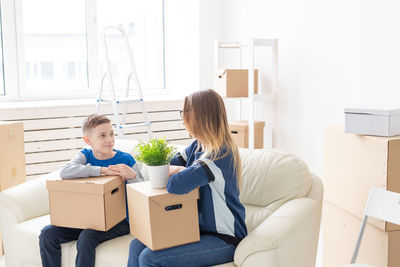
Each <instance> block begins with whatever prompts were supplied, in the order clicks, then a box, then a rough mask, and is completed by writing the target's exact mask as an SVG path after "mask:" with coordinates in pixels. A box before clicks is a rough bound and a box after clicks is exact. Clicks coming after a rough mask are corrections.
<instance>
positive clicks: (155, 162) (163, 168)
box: [135, 138, 176, 188]
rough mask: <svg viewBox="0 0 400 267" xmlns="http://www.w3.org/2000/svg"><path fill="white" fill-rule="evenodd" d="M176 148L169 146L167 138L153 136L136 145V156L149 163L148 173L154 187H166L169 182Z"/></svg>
mask: <svg viewBox="0 0 400 267" xmlns="http://www.w3.org/2000/svg"><path fill="white" fill-rule="evenodd" d="M175 152H176V148H175V147H173V146H169V145H168V142H167V141H165V138H153V139H151V140H150V141H149V142H147V143H145V142H140V143H139V144H138V145H137V146H136V147H135V158H136V159H137V160H139V161H141V162H143V163H144V164H146V165H147V173H148V177H149V181H150V185H151V187H152V188H164V187H166V186H167V183H168V176H169V163H170V161H171V160H172V157H173V156H174V154H175Z"/></svg>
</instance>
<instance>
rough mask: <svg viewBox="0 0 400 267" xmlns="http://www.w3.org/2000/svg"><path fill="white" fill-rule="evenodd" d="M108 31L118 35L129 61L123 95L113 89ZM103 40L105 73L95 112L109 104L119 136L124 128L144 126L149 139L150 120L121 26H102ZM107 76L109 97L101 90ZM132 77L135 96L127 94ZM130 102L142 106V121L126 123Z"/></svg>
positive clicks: (130, 51)
mask: <svg viewBox="0 0 400 267" xmlns="http://www.w3.org/2000/svg"><path fill="white" fill-rule="evenodd" d="M110 33H114V35H115V33H117V34H118V35H120V38H121V41H122V42H123V45H124V47H125V50H126V55H127V59H128V61H129V68H130V70H129V74H128V77H127V84H126V88H124V95H123V96H117V94H116V91H115V90H116V88H115V83H114V81H115V80H114V78H113V72H112V69H111V61H110V54H109V49H110V48H109V42H108V39H109V36H110ZM103 41H104V50H105V61H106V73H105V74H104V75H103V77H102V79H101V82H100V88H99V93H98V97H97V103H96V113H99V112H100V106H101V104H111V105H112V108H113V112H114V122H115V128H116V130H117V133H118V135H119V136H123V135H124V130H125V129H129V128H139V127H146V128H147V133H148V135H149V140H150V139H151V138H152V131H151V122H150V121H149V119H148V116H147V111H146V107H145V105H144V101H143V93H142V88H141V86H140V82H139V78H138V76H137V72H136V67H135V63H134V60H133V55H132V50H131V48H130V45H129V41H128V37H127V35H126V33H125V31H124V30H123V29H122V28H120V27H115V26H107V27H105V28H104V31H103ZM107 78H108V80H109V86H110V89H111V97H103V92H104V91H106V90H105V89H104V82H105V80H106V79H107ZM132 78H133V79H134V82H135V89H136V90H137V93H138V96H136V97H133V96H130V94H129V93H130V81H131V79H132ZM107 91H110V90H107ZM131 103H139V104H140V106H141V108H142V114H143V122H141V123H133V124H126V116H127V108H128V104H131ZM120 105H122V108H123V113H122V119H121V120H120V115H119V111H118V107H119V106H120Z"/></svg>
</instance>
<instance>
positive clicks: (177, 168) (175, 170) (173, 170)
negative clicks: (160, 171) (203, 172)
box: [169, 165, 186, 176]
mask: <svg viewBox="0 0 400 267" xmlns="http://www.w3.org/2000/svg"><path fill="white" fill-rule="evenodd" d="M184 169H186V167H183V166H175V165H170V166H169V176H171V175H173V174H175V173H178V172H180V171H183V170H184Z"/></svg>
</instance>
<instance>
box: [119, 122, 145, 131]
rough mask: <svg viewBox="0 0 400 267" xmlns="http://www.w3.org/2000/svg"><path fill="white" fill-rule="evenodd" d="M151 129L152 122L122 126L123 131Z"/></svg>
mask: <svg viewBox="0 0 400 267" xmlns="http://www.w3.org/2000/svg"><path fill="white" fill-rule="evenodd" d="M145 126H146V127H149V126H151V122H141V123H133V124H125V125H120V126H119V127H120V128H121V129H130V128H137V127H145Z"/></svg>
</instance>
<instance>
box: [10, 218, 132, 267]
mask: <svg viewBox="0 0 400 267" xmlns="http://www.w3.org/2000/svg"><path fill="white" fill-rule="evenodd" d="M49 223H50V216H49V215H45V216H41V217H37V218H35V219H32V220H28V221H25V222H23V223H19V224H16V225H14V226H13V227H12V228H11V229H10V237H11V238H10V240H11V242H10V244H9V249H11V250H12V254H14V253H15V254H17V255H19V257H22V258H23V262H24V263H29V264H31V265H33V266H35V265H36V266H37V265H39V266H40V265H41V261H40V252H39V235H40V231H41V230H42V228H43V227H44V226H46V225H48V224H49ZM132 239H133V236H131V235H125V236H121V237H118V238H114V239H112V240H109V241H107V242H104V243H102V244H100V245H99V246H98V247H97V249H96V267H106V266H113V265H114V266H125V265H126V263H127V262H128V255H129V244H130V242H131V241H132ZM21 240H23V242H21ZM21 251H24V253H22V254H21V253H20V252H21ZM76 253H77V251H76V241H73V242H69V243H65V244H62V245H61V255H62V264H63V266H73V265H74V262H75V258H76Z"/></svg>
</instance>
